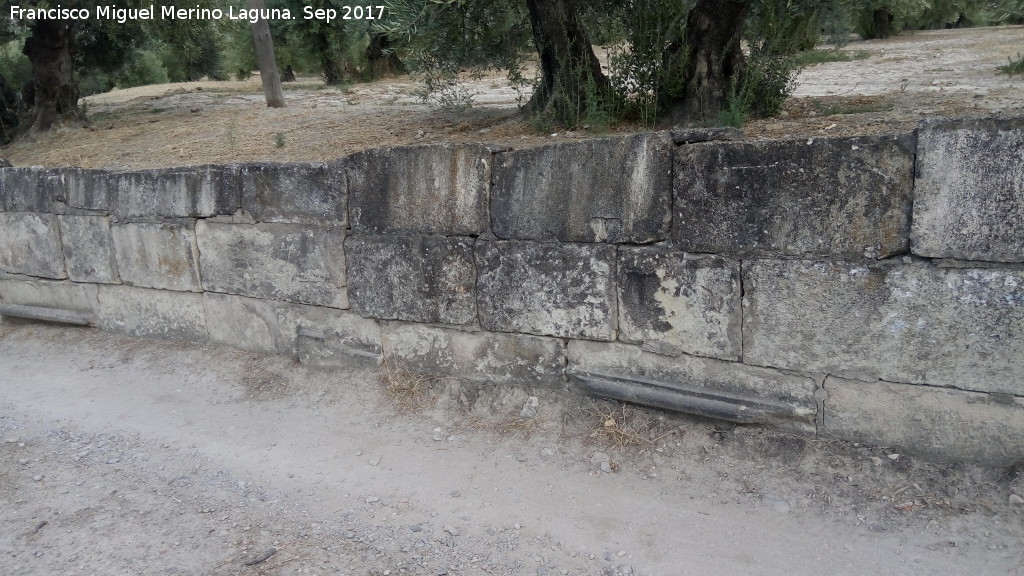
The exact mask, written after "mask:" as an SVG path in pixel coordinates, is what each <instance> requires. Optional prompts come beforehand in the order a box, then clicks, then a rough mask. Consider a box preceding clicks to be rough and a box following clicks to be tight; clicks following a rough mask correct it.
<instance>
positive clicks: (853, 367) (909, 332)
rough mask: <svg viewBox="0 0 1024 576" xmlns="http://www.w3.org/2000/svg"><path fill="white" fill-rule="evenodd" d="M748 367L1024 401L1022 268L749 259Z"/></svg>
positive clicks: (746, 265) (746, 283)
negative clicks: (990, 394) (992, 394)
mask: <svg viewBox="0 0 1024 576" xmlns="http://www.w3.org/2000/svg"><path fill="white" fill-rule="evenodd" d="M743 276H744V278H743V285H744V291H745V296H744V302H743V306H744V331H743V361H744V362H746V363H748V364H756V365H761V366H774V367H778V368H792V369H795V370H803V371H808V372H823V373H829V374H833V375H837V376H843V377H847V378H853V379H863V380H875V379H882V380H886V381H889V382H908V383H914V384H932V385H938V386H953V387H956V388H962V389H967V390H975V391H980V392H1001V393H1008V394H1018V395H1024V362H1021V359H1022V358H1024V271H1021V270H997V269H941V268H935V267H932V266H929V265H927V264H922V263H918V264H907V265H885V264H876V265H872V266H862V265H858V264H852V263H843V262H811V261H775V260H763V261H752V262H749V263H746V262H745V263H744V265H743Z"/></svg>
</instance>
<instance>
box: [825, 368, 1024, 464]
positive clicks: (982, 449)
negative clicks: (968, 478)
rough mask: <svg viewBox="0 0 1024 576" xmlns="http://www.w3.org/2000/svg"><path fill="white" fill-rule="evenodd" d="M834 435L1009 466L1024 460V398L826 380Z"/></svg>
mask: <svg viewBox="0 0 1024 576" xmlns="http://www.w3.org/2000/svg"><path fill="white" fill-rule="evenodd" d="M825 391H826V392H827V393H828V397H827V398H826V399H825V404H824V406H825V410H824V429H823V430H822V432H823V433H824V434H827V435H829V436H832V437H836V438H842V439H844V440H850V441H855V442H864V443H868V444H875V445H878V446H891V447H893V448H894V449H897V450H899V451H900V452H907V453H911V454H922V455H925V456H927V457H929V458H932V459H937V460H946V461H950V460H952V461H964V460H967V461H975V462H980V463H984V464H989V465H994V466H1007V465H1009V464H1012V463H1014V462H1015V461H1017V460H1020V459H1021V458H1024V399H1022V398H1020V397H1016V398H1015V397H1012V396H995V395H989V394H979V393H974V392H962V391H959V390H943V389H940V388H932V387H926V386H913V385H907V384H891V383H887V382H878V383H867V382H856V381H852V380H844V379H842V378H833V377H830V378H828V379H826V380H825Z"/></svg>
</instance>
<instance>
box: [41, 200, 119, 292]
mask: <svg viewBox="0 0 1024 576" xmlns="http://www.w3.org/2000/svg"><path fill="white" fill-rule="evenodd" d="M57 220H58V222H59V224H60V235H61V240H62V244H63V248H64V261H65V263H66V265H67V269H68V277H69V278H71V279H72V280H74V281H75V282H95V283H98V284H117V283H119V282H120V281H121V279H120V276H119V275H118V273H117V260H116V259H115V257H114V239H113V236H112V235H111V233H110V217H109V216H58V217H57Z"/></svg>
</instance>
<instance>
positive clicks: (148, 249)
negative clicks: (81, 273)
mask: <svg viewBox="0 0 1024 576" xmlns="http://www.w3.org/2000/svg"><path fill="white" fill-rule="evenodd" d="M110 233H111V236H112V237H113V239H114V250H115V252H116V260H117V270H118V273H119V275H120V277H121V280H122V281H123V282H124V283H125V284H129V285H132V286H139V287H142V288H163V289H165V290H184V291H189V292H202V291H203V287H202V284H201V283H200V281H199V249H198V246H197V244H196V235H195V229H194V224H193V223H191V222H188V223H163V224H135V223H131V224H120V225H114V226H111V228H110Z"/></svg>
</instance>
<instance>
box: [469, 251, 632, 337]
mask: <svg viewBox="0 0 1024 576" xmlns="http://www.w3.org/2000/svg"><path fill="white" fill-rule="evenodd" d="M476 261H477V268H478V270H479V280H478V286H477V293H478V296H479V309H480V326H481V327H482V328H483V329H484V330H494V331H498V332H525V333H527V334H537V335H541V336H556V337H562V338H587V339H593V340H614V339H615V333H616V320H617V318H616V315H617V311H616V297H615V296H616V294H615V247H613V246H606V245H599V244H550V243H534V242H478V243H477V247H476Z"/></svg>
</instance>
